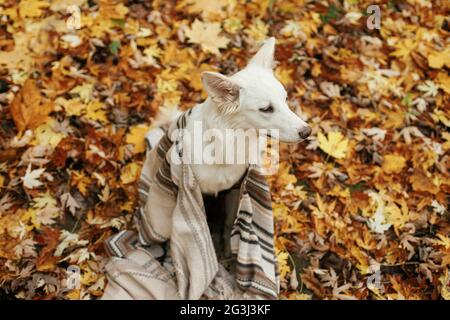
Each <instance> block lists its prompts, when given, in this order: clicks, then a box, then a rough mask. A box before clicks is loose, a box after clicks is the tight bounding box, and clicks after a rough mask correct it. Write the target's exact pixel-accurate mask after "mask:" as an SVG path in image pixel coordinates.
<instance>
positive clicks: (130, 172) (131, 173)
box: [120, 162, 141, 184]
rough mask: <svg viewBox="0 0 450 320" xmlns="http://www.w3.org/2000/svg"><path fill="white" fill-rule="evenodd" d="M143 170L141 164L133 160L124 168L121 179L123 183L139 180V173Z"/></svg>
mask: <svg viewBox="0 0 450 320" xmlns="http://www.w3.org/2000/svg"><path fill="white" fill-rule="evenodd" d="M140 170H141V166H139V165H138V164H137V163H135V162H132V163H129V164H127V165H126V166H125V167H124V168H123V169H122V173H121V175H120V181H122V183H123V184H128V183H132V182H134V181H136V180H137V178H138V177H139V173H140Z"/></svg>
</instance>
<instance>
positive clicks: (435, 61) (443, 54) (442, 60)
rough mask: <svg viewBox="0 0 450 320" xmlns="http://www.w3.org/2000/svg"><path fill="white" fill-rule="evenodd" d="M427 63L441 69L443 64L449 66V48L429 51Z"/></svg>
mask: <svg viewBox="0 0 450 320" xmlns="http://www.w3.org/2000/svg"><path fill="white" fill-rule="evenodd" d="M428 65H429V66H430V67H431V68H435V69H441V68H442V67H443V66H447V67H448V68H450V48H448V49H446V50H444V51H433V52H432V53H430V54H429V55H428Z"/></svg>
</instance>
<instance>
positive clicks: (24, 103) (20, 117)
mask: <svg viewBox="0 0 450 320" xmlns="http://www.w3.org/2000/svg"><path fill="white" fill-rule="evenodd" d="M52 110H53V104H52V103H51V102H47V101H43V99H42V96H41V93H40V92H39V88H38V87H37V86H36V83H35V81H34V80H33V79H28V80H27V81H25V84H24V85H23V87H22V90H21V91H20V92H19V93H18V94H17V95H16V96H15V98H14V100H13V101H12V102H11V115H12V117H13V120H14V123H15V124H16V127H17V129H19V131H24V130H25V129H34V128H36V127H38V126H39V125H40V124H42V123H44V122H45V121H46V120H47V118H48V115H49V113H50V112H52Z"/></svg>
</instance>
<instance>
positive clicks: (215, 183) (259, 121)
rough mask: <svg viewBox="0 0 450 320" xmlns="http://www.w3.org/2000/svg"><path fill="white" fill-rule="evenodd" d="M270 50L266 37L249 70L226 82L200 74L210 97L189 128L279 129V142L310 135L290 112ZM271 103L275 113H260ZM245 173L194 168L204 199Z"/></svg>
mask: <svg viewBox="0 0 450 320" xmlns="http://www.w3.org/2000/svg"><path fill="white" fill-rule="evenodd" d="M274 50H275V38H270V39H268V40H266V42H265V43H264V45H263V46H262V47H261V49H260V50H259V51H258V52H257V53H256V54H255V56H254V57H253V58H252V59H251V60H250V62H249V64H248V65H247V67H246V68H244V69H243V70H241V71H239V72H238V73H236V74H234V75H232V76H230V77H226V76H224V75H221V74H218V73H214V72H205V73H203V75H202V76H203V77H202V80H203V84H204V87H205V89H206V91H207V92H208V98H207V100H206V101H205V102H203V103H201V104H198V105H196V106H195V107H194V108H193V110H192V114H191V116H190V117H189V118H188V121H187V125H186V127H187V129H188V130H193V123H194V121H201V122H202V124H203V130H208V129H218V130H222V131H224V130H225V129H244V130H245V129H278V130H279V139H280V141H281V142H287V143H298V142H300V141H301V140H302V138H301V136H300V134H299V133H300V132H302V133H305V132H307V131H308V130H309V132H310V129H309V127H308V125H307V124H306V123H305V122H304V121H303V120H301V119H300V118H299V117H298V116H297V115H296V114H295V113H294V112H292V111H291V110H290V108H289V106H288V104H287V102H286V98H287V94H286V90H285V89H284V88H283V86H282V84H281V83H280V82H279V81H278V80H277V79H276V78H275V76H274V74H273V70H272V66H273V57H274ZM269 104H270V105H272V106H273V109H274V112H273V113H265V112H262V111H260V109H261V108H266V107H267V106H268V105H269ZM307 134H308V133H306V134H305V135H307ZM207 144H208V142H206V143H205V144H204V147H205V146H206V145H207ZM241 152H242V150H241ZM246 168H247V165H246V164H236V165H234V164H223V165H217V164H212V165H207V164H201V165H192V170H193V172H194V175H195V176H196V178H197V180H198V182H199V185H200V189H201V191H202V193H204V194H217V193H218V192H219V191H222V190H226V189H228V188H230V187H232V186H233V185H234V184H235V183H236V182H237V181H239V179H240V178H241V177H242V175H243V174H244V173H245V171H246Z"/></svg>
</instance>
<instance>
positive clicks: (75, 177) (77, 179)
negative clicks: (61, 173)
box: [71, 171, 91, 196]
mask: <svg viewBox="0 0 450 320" xmlns="http://www.w3.org/2000/svg"><path fill="white" fill-rule="evenodd" d="M90 183H91V179H89V177H87V176H86V175H85V174H84V173H83V172H77V171H73V172H72V176H71V185H72V186H76V187H77V189H78V191H80V193H81V194H82V195H83V196H86V195H87V187H88V185H89V184H90Z"/></svg>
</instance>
